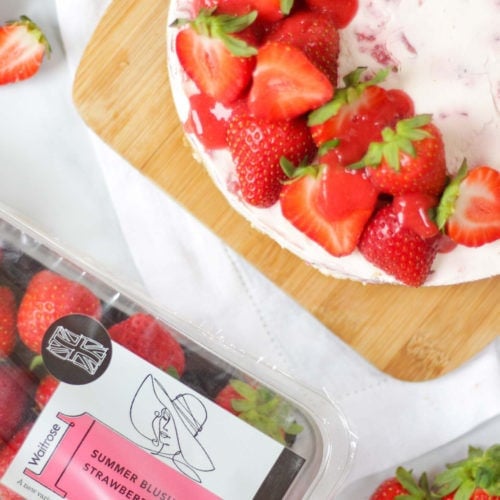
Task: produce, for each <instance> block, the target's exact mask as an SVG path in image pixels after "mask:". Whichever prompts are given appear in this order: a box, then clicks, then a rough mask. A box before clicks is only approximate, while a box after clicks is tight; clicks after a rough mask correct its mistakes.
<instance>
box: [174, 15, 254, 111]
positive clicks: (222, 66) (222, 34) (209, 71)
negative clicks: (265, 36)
mask: <svg viewBox="0 0 500 500" xmlns="http://www.w3.org/2000/svg"><path fill="white" fill-rule="evenodd" d="M256 15H257V14H256V12H255V11H252V12H250V13H248V14H246V15H243V16H232V15H226V14H220V15H217V14H214V13H213V11H212V10H206V9H202V10H201V11H200V12H199V14H198V15H197V16H196V18H195V19H193V20H187V19H178V20H176V21H174V23H173V26H177V27H183V29H181V31H180V32H179V33H178V34H177V37H176V40H175V50H176V53H177V57H178V58H179V62H180V63H181V66H182V68H183V69H184V71H185V72H186V73H187V75H188V76H189V77H190V78H191V79H192V80H193V81H194V83H195V84H196V85H197V87H198V88H199V89H200V91H201V92H203V93H205V94H208V95H209V96H211V97H213V98H214V99H215V100H217V101H220V102H222V103H223V104H229V103H231V102H233V101H235V100H236V99H238V98H239V97H240V96H241V95H242V94H243V92H244V91H245V90H246V89H247V87H248V85H249V83H250V80H251V77H252V71H253V69H254V66H255V54H256V53H257V49H256V48H254V47H253V46H252V44H251V43H252V40H251V41H250V43H247V41H248V40H245V37H247V38H250V39H251V38H252V32H251V31H249V30H246V28H248V27H249V26H250V25H251V24H252V23H253V22H254V20H255V18H256ZM244 30H246V31H245V34H243V31H244Z"/></svg>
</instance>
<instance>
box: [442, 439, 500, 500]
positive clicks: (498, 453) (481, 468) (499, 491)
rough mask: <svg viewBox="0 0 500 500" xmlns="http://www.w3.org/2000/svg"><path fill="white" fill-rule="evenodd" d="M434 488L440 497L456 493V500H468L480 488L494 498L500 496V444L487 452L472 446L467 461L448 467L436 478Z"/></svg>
mask: <svg viewBox="0 0 500 500" xmlns="http://www.w3.org/2000/svg"><path fill="white" fill-rule="evenodd" d="M434 487H435V493H436V494H437V495H439V496H444V495H447V494H449V493H452V492H454V491H455V496H454V499H455V500H468V499H469V498H470V497H471V495H472V493H473V491H474V490H476V489H478V488H479V489H483V490H484V491H486V492H487V493H488V494H489V495H492V496H496V495H500V444H495V445H493V446H491V447H490V448H488V449H487V450H486V451H483V450H482V449H481V448H475V447H473V446H470V447H469V453H468V456H467V458H466V459H465V460H461V461H459V462H456V463H454V464H449V465H447V469H446V470H445V471H443V472H441V473H440V474H438V475H437V476H436V479H435V482H434Z"/></svg>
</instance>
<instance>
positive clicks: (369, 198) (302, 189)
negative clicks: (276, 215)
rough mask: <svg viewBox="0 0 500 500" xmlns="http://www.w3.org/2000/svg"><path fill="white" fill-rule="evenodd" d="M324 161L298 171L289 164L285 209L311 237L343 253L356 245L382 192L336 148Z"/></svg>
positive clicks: (282, 203)
mask: <svg viewBox="0 0 500 500" xmlns="http://www.w3.org/2000/svg"><path fill="white" fill-rule="evenodd" d="M320 162H321V163H320V164H319V165H312V166H305V167H300V166H299V167H298V168H296V169H295V170H294V171H293V170H292V169H291V168H290V167H287V170H288V172H290V174H289V177H290V181H289V182H287V183H286V184H285V185H284V187H283V190H282V192H281V195H280V206H281V212H282V214H283V216H284V217H285V219H287V220H288V221H289V222H291V223H292V224H293V225H294V226H295V227H296V228H297V229H298V230H299V231H301V232H303V233H304V234H305V235H306V236H308V237H309V238H310V239H311V240H313V241H315V242H316V243H318V244H319V245H321V246H322V247H323V248H325V250H327V251H328V252H329V253H331V254H332V255H334V256H335V257H342V256H344V255H349V254H350V253H352V252H353V251H354V250H355V249H356V246H357V244H358V241H359V238H360V236H361V234H362V232H363V229H364V227H365V224H366V222H367V221H368V219H369V218H370V216H371V215H372V213H373V210H374V208H375V204H376V202H377V195H378V193H377V190H376V189H375V188H374V187H373V185H372V184H371V182H370V181H369V180H368V179H367V178H366V175H365V174H364V173H363V172H361V171H356V172H354V171H351V170H349V169H347V168H345V167H344V166H342V165H341V164H340V163H339V162H338V159H337V157H336V154H335V152H334V151H332V152H331V153H327V154H325V155H323V156H322V157H320ZM284 165H285V167H286V163H284ZM353 174H354V175H353Z"/></svg>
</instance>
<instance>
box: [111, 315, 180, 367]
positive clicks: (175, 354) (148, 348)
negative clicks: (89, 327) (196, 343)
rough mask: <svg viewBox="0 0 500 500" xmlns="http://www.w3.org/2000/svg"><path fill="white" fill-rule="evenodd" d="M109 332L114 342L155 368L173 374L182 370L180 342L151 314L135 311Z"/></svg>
mask: <svg viewBox="0 0 500 500" xmlns="http://www.w3.org/2000/svg"><path fill="white" fill-rule="evenodd" d="M108 331H109V335H110V336H111V338H112V339H113V340H114V341H116V342H117V343H118V344H120V345H122V346H123V347H125V348H127V349H128V350H130V351H132V352H133V353H134V354H137V356H139V357H141V358H143V359H145V360H146V361H148V362H149V363H151V364H152V365H154V366H156V367H157V368H160V369H161V370H165V371H172V372H173V374H174V375H176V376H181V375H182V374H183V373H184V368H185V363H186V360H185V356H184V351H183V349H182V347H181V345H180V344H179V342H178V341H177V340H176V339H175V338H174V337H173V335H172V333H171V332H170V331H168V330H167V329H166V328H165V326H163V325H162V324H161V323H160V322H159V321H158V320H156V319H155V318H154V317H153V316H150V315H148V314H144V313H136V314H133V315H132V316H130V317H129V318H127V319H125V320H123V321H120V322H119V323H116V324H114V325H113V326H111V327H110V328H109V330H108Z"/></svg>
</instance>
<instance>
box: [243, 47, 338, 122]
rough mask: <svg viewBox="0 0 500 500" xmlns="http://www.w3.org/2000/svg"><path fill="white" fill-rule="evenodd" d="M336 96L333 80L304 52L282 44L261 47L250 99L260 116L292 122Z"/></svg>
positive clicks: (249, 105) (251, 110)
mask: <svg viewBox="0 0 500 500" xmlns="http://www.w3.org/2000/svg"><path fill="white" fill-rule="evenodd" d="M333 93H334V88H333V85H332V83H331V82H330V80H328V78H327V77H326V75H325V74H324V73H323V72H321V71H320V70H319V69H318V68H316V66H315V65H314V64H313V63H312V62H311V61H310V60H309V58H308V57H307V56H306V55H305V54H304V52H302V50H300V49H298V48H297V47H294V46H292V45H288V44H283V43H279V42H267V43H265V44H264V45H263V46H262V47H260V48H259V52H258V54H257V64H256V66H255V70H254V73H253V83H252V86H251V88H250V94H249V96H248V107H249V110H250V112H251V113H252V114H253V115H255V116H256V117H259V118H265V119H267V120H290V119H292V118H295V117H297V116H300V115H302V114H303V113H306V112H308V111H311V110H312V109H314V108H316V107H318V106H321V105H322V104H324V103H325V102H327V101H328V100H330V99H331V98H332V96H333Z"/></svg>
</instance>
